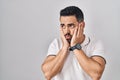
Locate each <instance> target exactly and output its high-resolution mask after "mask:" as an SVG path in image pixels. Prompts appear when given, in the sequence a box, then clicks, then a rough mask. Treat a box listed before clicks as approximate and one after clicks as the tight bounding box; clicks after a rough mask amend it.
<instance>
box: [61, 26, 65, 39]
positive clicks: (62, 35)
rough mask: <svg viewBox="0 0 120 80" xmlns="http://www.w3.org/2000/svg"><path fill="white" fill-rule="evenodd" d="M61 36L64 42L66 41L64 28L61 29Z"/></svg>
mask: <svg viewBox="0 0 120 80" xmlns="http://www.w3.org/2000/svg"><path fill="white" fill-rule="evenodd" d="M60 36H61V38H62V39H63V40H65V36H64V33H63V29H62V27H60Z"/></svg>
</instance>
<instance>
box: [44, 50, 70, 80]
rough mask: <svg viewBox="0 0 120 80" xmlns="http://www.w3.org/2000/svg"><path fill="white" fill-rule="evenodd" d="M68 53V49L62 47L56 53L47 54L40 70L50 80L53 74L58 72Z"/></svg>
mask: <svg viewBox="0 0 120 80" xmlns="http://www.w3.org/2000/svg"><path fill="white" fill-rule="evenodd" d="M67 55H68V50H67V49H66V48H62V49H61V50H60V51H59V52H58V55H56V56H48V57H47V58H46V60H45V61H44V63H43V64H42V70H43V72H44V75H45V77H46V78H47V80H50V79H51V78H52V77H53V76H55V75H56V74H57V73H59V72H60V71H61V69H62V67H63V65H64V62H65V59H66V57H67Z"/></svg>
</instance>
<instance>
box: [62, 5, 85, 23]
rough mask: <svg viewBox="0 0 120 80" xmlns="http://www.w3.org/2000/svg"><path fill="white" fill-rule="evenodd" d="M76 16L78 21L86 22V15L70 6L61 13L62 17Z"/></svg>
mask: <svg viewBox="0 0 120 80" xmlns="http://www.w3.org/2000/svg"><path fill="white" fill-rule="evenodd" d="M72 15H73V16H75V17H76V19H77V20H78V21H84V15H83V12H82V10H81V9H80V8H78V7H76V6H68V7H66V8H64V9H62V10H61V11H60V16H72Z"/></svg>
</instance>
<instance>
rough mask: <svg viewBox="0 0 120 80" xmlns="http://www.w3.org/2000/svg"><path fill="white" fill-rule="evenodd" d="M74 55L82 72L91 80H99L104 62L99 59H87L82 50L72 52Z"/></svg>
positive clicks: (95, 57)
mask: <svg viewBox="0 0 120 80" xmlns="http://www.w3.org/2000/svg"><path fill="white" fill-rule="evenodd" d="M74 54H75V56H76V57H77V59H78V62H79V64H80V65H81V67H82V68H83V69H84V71H85V72H86V73H87V74H88V75H90V76H91V78H92V79H93V80H99V79H100V77H101V76H102V73H103V71H104V68H105V61H104V59H103V58H101V57H97V56H94V57H91V58H89V57H87V56H86V55H85V53H84V52H83V50H74Z"/></svg>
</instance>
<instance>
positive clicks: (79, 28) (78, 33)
mask: <svg viewBox="0 0 120 80" xmlns="http://www.w3.org/2000/svg"><path fill="white" fill-rule="evenodd" d="M80 32H81V25H80V24H79V26H78V32H77V37H79V36H80Z"/></svg>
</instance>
